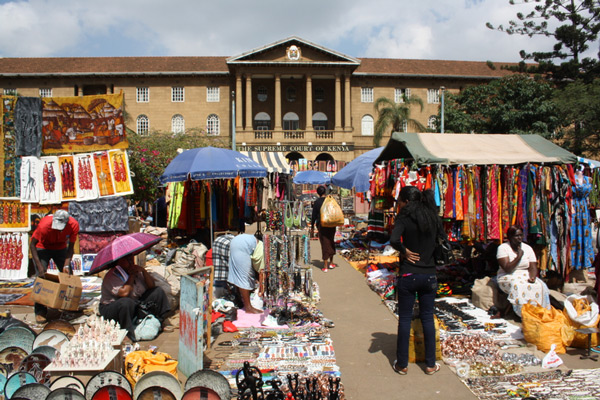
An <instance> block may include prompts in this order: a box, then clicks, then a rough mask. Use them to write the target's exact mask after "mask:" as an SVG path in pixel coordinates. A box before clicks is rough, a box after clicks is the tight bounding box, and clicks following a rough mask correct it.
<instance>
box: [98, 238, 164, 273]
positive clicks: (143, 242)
mask: <svg viewBox="0 0 600 400" xmlns="http://www.w3.org/2000/svg"><path fill="white" fill-rule="evenodd" d="M161 240H162V238H161V237H160V236H156V235H151V234H149V233H143V232H135V233H129V234H127V235H123V236H119V237H118V238H116V239H115V240H113V241H112V242H110V243H109V244H107V245H106V246H104V247H103V248H102V249H101V250H100V251H99V252H98V254H97V255H96V258H94V262H93V263H92V267H91V268H90V272H88V274H89V275H93V274H97V273H98V272H100V271H103V270H105V269H108V268H109V267H110V265H111V264H112V263H113V262H115V261H117V260H120V259H121V258H124V257H127V256H130V255H136V254H139V253H141V252H142V251H144V250H147V249H149V248H150V247H152V246H154V245H155V244H156V243H158V242H160V241H161Z"/></svg>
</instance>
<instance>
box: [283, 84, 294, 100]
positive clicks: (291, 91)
mask: <svg viewBox="0 0 600 400" xmlns="http://www.w3.org/2000/svg"><path fill="white" fill-rule="evenodd" d="M285 97H286V99H287V101H289V102H290V103H293V102H294V101H296V88H295V87H293V86H288V88H287V90H286V91H285Z"/></svg>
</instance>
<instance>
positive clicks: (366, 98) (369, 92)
mask: <svg viewBox="0 0 600 400" xmlns="http://www.w3.org/2000/svg"><path fill="white" fill-rule="evenodd" d="M360 101H361V102H362V103H372V102H373V88H372V87H364V88H360Z"/></svg>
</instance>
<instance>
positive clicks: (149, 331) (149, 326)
mask: <svg viewBox="0 0 600 400" xmlns="http://www.w3.org/2000/svg"><path fill="white" fill-rule="evenodd" d="M160 325H161V323H160V321H159V320H158V319H157V318H156V317H155V316H154V315H152V314H148V315H146V316H145V317H144V318H143V319H141V320H139V322H138V324H137V325H136V327H135V332H134V333H135V340H136V342H139V341H141V340H153V339H155V338H156V337H157V336H158V333H159V332H160Z"/></svg>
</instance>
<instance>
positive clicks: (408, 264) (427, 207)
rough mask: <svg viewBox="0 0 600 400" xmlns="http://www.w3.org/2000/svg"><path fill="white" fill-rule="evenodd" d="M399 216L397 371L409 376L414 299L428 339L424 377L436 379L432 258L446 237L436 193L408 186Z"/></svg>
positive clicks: (395, 242) (394, 240)
mask: <svg viewBox="0 0 600 400" xmlns="http://www.w3.org/2000/svg"><path fill="white" fill-rule="evenodd" d="M398 207H399V211H398V215H397V216H396V221H395V224H394V229H393V230H392V235H391V237H390V244H391V246H392V247H393V248H394V249H396V250H398V251H399V252H400V255H401V262H400V269H399V271H398V278H397V280H396V292H397V295H398V342H397V354H396V361H394V365H393V368H394V371H396V372H397V373H398V374H400V375H406V373H407V372H408V344H409V338H410V328H411V322H412V315H413V306H414V303H415V298H416V297H417V296H418V300H419V317H420V318H421V323H422V324H423V335H424V337H425V363H426V368H425V373H426V374H428V375H433V374H435V373H436V372H437V371H439V369H440V365H439V364H438V363H436V362H435V350H436V349H435V346H436V343H435V333H436V332H435V324H434V321H433V306H434V302H435V296H436V293H437V278H436V275H435V261H434V257H433V253H434V249H435V245H436V239H437V237H438V235H441V234H443V232H442V227H441V221H440V218H439V217H438V214H437V209H436V206H435V201H434V197H433V192H432V191H431V190H426V191H424V192H421V191H420V190H419V189H418V188H416V187H414V186H405V187H403V188H402V189H401V190H400V194H399V196H398Z"/></svg>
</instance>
